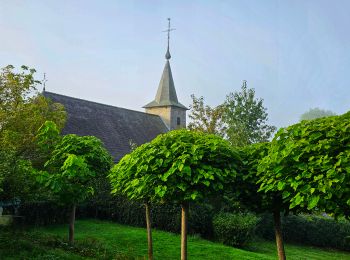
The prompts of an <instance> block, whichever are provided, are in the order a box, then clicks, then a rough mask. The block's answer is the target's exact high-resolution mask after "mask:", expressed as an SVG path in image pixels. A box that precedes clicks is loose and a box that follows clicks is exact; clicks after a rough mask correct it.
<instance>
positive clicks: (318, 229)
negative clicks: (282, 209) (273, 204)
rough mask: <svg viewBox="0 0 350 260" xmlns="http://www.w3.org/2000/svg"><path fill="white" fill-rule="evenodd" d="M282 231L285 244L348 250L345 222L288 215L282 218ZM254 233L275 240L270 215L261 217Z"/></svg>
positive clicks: (349, 234) (349, 238)
mask: <svg viewBox="0 0 350 260" xmlns="http://www.w3.org/2000/svg"><path fill="white" fill-rule="evenodd" d="M282 231H283V236H284V240H285V241H286V242H292V243H298V244H303V245H312V246H319V247H328V248H337V249H342V250H350V222H349V221H346V220H339V221H335V220H334V219H333V218H330V217H327V216H319V215H290V216H287V217H282ZM256 233H257V235H259V236H261V237H263V238H265V239H269V240H274V239H275V237H274V230H273V222H272V215H268V214H264V215H263V216H262V218H261V221H260V222H259V224H258V226H257V230H256Z"/></svg>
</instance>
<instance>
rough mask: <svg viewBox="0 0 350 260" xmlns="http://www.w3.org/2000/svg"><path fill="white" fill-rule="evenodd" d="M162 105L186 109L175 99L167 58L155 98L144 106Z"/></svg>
mask: <svg viewBox="0 0 350 260" xmlns="http://www.w3.org/2000/svg"><path fill="white" fill-rule="evenodd" d="M168 51H169V50H168ZM169 55H170V54H169ZM163 106H176V107H180V108H183V109H186V110H187V109H188V108H187V107H185V106H184V105H182V104H181V103H180V102H179V101H178V99H177V95H176V90H175V84H174V80H173V75H172V73H171V68H170V62H169V60H167V61H166V63H165V66H164V70H163V74H162V78H161V79H160V82H159V86H158V90H157V94H156V98H155V100H153V101H152V102H150V103H148V104H147V105H145V106H144V108H150V107H163Z"/></svg>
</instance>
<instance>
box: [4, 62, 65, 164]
mask: <svg viewBox="0 0 350 260" xmlns="http://www.w3.org/2000/svg"><path fill="white" fill-rule="evenodd" d="M21 69H22V71H21V72H19V73H16V72H14V67H13V66H11V65H9V66H7V67H5V68H3V69H2V70H1V73H0V126H1V127H0V142H1V144H2V145H3V146H4V147H9V148H12V149H14V150H15V151H16V152H17V154H18V155H23V154H24V155H26V156H27V157H29V158H31V157H32V151H34V150H35V149H33V147H34V146H35V135H36V133H37V130H38V129H39V127H40V126H41V125H42V124H43V123H44V122H45V121H46V120H51V121H54V122H55V123H56V124H57V126H58V128H62V127H63V125H64V122H65V112H64V108H63V106H62V105H60V104H57V103H52V102H51V101H50V100H48V99H46V98H45V97H43V96H42V95H39V94H38V93H37V92H36V85H37V84H39V83H40V81H37V80H35V79H34V73H35V70H34V69H29V68H28V67H26V66H22V67H21Z"/></svg>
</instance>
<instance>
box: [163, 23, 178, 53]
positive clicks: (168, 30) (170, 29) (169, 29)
mask: <svg viewBox="0 0 350 260" xmlns="http://www.w3.org/2000/svg"><path fill="white" fill-rule="evenodd" d="M174 30H176V29H175V28H171V27H170V18H168V29H167V30H165V31H163V32H167V33H168V48H167V51H166V54H165V58H166V59H167V60H170V58H171V55H170V51H169V41H170V32H171V31H174Z"/></svg>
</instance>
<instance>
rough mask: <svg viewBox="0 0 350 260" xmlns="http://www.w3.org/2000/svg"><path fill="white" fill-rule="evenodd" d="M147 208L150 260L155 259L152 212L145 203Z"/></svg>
mask: <svg viewBox="0 0 350 260" xmlns="http://www.w3.org/2000/svg"><path fill="white" fill-rule="evenodd" d="M145 208H146V224H147V241H148V259H149V260H152V259H153V243H152V229H151V212H150V209H149V204H148V203H147V202H146V203H145Z"/></svg>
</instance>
